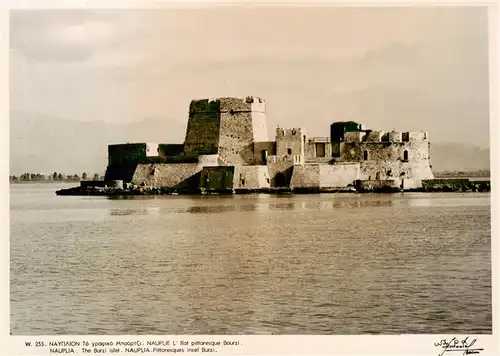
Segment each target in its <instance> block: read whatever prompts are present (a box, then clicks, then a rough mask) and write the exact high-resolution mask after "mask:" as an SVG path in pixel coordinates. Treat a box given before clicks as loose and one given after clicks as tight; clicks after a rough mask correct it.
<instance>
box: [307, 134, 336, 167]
mask: <svg viewBox="0 0 500 356" xmlns="http://www.w3.org/2000/svg"><path fill="white" fill-rule="evenodd" d="M331 160H332V144H331V141H330V138H329V137H310V138H308V139H306V145H305V161H306V162H307V163H328V162H330V161H331Z"/></svg>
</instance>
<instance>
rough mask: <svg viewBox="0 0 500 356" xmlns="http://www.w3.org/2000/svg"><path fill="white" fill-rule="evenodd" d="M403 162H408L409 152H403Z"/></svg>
mask: <svg viewBox="0 0 500 356" xmlns="http://www.w3.org/2000/svg"><path fill="white" fill-rule="evenodd" d="M403 161H408V151H407V150H405V151H404V152H403Z"/></svg>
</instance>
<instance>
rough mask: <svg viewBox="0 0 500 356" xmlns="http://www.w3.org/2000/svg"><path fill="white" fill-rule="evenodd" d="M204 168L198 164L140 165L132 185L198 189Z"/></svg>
mask: <svg viewBox="0 0 500 356" xmlns="http://www.w3.org/2000/svg"><path fill="white" fill-rule="evenodd" d="M201 169H202V167H201V166H199V165H198V164H196V163H178V164H162V163H160V164H139V165H138V166H137V168H136V170H135V172H134V175H133V178H132V183H133V184H136V185H143V184H144V185H147V186H153V187H164V188H175V189H187V188H193V189H194V188H197V187H198V184H199V180H200V178H199V172H200V171H201Z"/></svg>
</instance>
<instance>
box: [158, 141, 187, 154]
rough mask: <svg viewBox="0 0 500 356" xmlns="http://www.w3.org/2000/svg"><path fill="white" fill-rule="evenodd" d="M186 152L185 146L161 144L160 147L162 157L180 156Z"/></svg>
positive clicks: (159, 152)
mask: <svg viewBox="0 0 500 356" xmlns="http://www.w3.org/2000/svg"><path fill="white" fill-rule="evenodd" d="M183 152H184V144H182V143H181V144H175V143H173V144H166V143H160V144H159V145H158V155H159V156H160V157H173V156H179V155H181V154H182V153H183Z"/></svg>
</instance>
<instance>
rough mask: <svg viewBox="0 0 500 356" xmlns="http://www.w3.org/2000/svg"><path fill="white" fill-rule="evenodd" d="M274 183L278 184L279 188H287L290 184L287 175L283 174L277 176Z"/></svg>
mask: <svg viewBox="0 0 500 356" xmlns="http://www.w3.org/2000/svg"><path fill="white" fill-rule="evenodd" d="M274 183H275V184H276V186H277V187H286V186H287V185H288V184H287V179H286V176H285V174H284V173H281V172H280V173H278V174H276V177H275V178H274Z"/></svg>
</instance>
